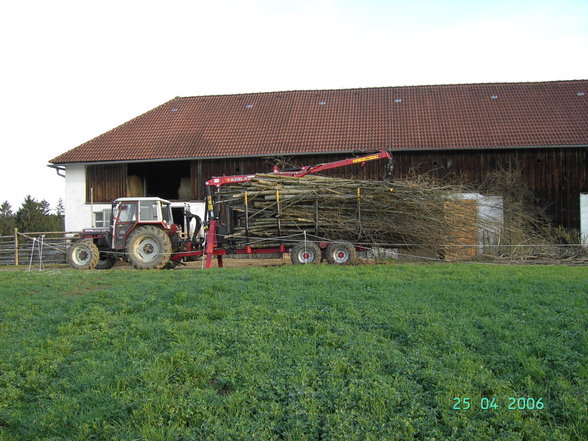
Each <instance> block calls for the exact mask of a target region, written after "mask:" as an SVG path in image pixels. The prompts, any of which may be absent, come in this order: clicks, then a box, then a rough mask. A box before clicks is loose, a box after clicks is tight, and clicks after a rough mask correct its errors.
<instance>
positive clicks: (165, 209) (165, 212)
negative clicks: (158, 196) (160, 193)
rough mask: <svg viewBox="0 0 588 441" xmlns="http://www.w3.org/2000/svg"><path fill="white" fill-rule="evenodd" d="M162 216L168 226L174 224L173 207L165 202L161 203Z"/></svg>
mask: <svg viewBox="0 0 588 441" xmlns="http://www.w3.org/2000/svg"><path fill="white" fill-rule="evenodd" d="M161 215H162V216H163V220H164V221H166V222H167V223H168V224H172V223H173V222H174V220H173V217H172V211H171V207H170V205H169V204H167V203H165V202H162V203H161Z"/></svg>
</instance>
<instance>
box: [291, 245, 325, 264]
mask: <svg viewBox="0 0 588 441" xmlns="http://www.w3.org/2000/svg"><path fill="white" fill-rule="evenodd" d="M291 256H292V263H293V264H294V265H304V264H308V263H319V262H320V261H321V249H320V248H319V246H318V245H317V244H316V243H314V242H298V243H297V244H296V245H294V247H293V248H292V251H291Z"/></svg>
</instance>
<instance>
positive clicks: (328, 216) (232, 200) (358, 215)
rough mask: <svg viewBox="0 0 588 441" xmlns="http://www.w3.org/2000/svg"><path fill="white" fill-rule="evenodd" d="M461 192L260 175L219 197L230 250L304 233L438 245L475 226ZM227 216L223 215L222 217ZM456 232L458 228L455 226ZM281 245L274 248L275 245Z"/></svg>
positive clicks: (428, 185) (427, 185)
mask: <svg viewBox="0 0 588 441" xmlns="http://www.w3.org/2000/svg"><path fill="white" fill-rule="evenodd" d="M458 192H459V189H457V188H456V187H453V186H448V185H442V184H439V183H433V182H427V181H425V180H399V181H394V182H384V181H358V180H348V179H340V178H330V177H322V176H305V177H302V178H293V177H286V176H276V175H272V174H259V175H257V176H256V177H255V178H254V179H253V180H252V181H250V182H243V183H239V184H235V185H230V186H225V187H222V188H221V189H220V191H219V192H218V194H217V198H218V199H217V202H220V203H221V206H222V207H226V206H227V205H228V206H229V207H230V208H231V209H232V217H233V218H232V222H233V227H232V229H231V234H230V235H227V236H226V239H229V240H231V241H233V243H234V244H235V245H236V246H244V245H250V244H255V243H256V242H260V240H263V239H265V240H266V242H264V246H266V245H268V244H269V242H267V240H271V239H272V238H292V237H294V238H296V237H297V238H298V239H297V240H300V237H301V236H302V235H303V232H306V234H307V235H312V236H318V237H323V238H327V239H329V240H345V241H351V242H359V243H371V244H376V243H379V244H386V245H390V246H393V245H400V244H403V245H410V244H433V245H435V244H436V245H441V244H446V243H450V242H451V241H452V240H454V241H455V240H457V239H458V238H457V237H455V236H456V234H461V233H460V232H459V231H460V228H459V227H460V225H461V224H468V225H469V226H470V227H471V226H472V224H474V225H475V222H476V218H475V213H474V215H473V219H472V213H471V207H469V206H467V205H466V204H465V203H466V201H460V200H459V199H456V197H455V195H456V193H458ZM225 212H226V211H225ZM456 226H457V228H456ZM276 243H279V241H278V242H274V243H272V245H273V244H276Z"/></svg>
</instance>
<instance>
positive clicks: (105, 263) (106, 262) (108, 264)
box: [96, 252, 116, 270]
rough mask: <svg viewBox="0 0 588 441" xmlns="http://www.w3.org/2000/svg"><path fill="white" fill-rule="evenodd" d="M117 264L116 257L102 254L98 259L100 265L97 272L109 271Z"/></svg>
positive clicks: (97, 265)
mask: <svg viewBox="0 0 588 441" xmlns="http://www.w3.org/2000/svg"><path fill="white" fill-rule="evenodd" d="M115 264H116V259H115V258H114V257H109V256H107V255H105V254H104V253H102V252H101V253H100V257H99V258H98V263H97V264H96V269H97V270H107V269H110V268H112V267H113V266H114V265H115Z"/></svg>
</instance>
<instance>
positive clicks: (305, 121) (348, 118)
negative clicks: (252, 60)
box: [49, 80, 588, 231]
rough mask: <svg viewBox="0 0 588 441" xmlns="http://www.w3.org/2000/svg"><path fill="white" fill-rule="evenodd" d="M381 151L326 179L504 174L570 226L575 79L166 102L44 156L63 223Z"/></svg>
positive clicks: (575, 210)
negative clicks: (59, 185)
mask: <svg viewBox="0 0 588 441" xmlns="http://www.w3.org/2000/svg"><path fill="white" fill-rule="evenodd" d="M375 150H388V151H390V152H391V153H392V157H393V159H392V161H391V162H390V163H384V162H383V161H376V162H372V163H369V164H365V165H364V166H363V167H348V168H342V169H338V170H337V171H336V172H335V173H336V174H338V175H343V176H347V177H349V176H354V177H358V178H364V179H382V178H384V177H392V178H402V177H405V176H406V175H407V174H408V173H410V172H416V173H423V174H424V173H426V174H431V175H433V176H436V177H439V178H446V179H453V178H456V177H458V178H459V179H461V180H464V181H465V182H468V183H470V184H472V185H473V186H475V185H476V184H477V183H480V182H482V180H483V179H484V178H485V177H486V176H487V175H488V174H489V173H492V172H493V171H494V170H497V169H499V168H501V167H516V168H518V169H520V170H521V173H522V177H523V179H524V182H525V183H526V184H527V186H528V187H529V188H530V190H531V191H532V194H533V196H534V199H535V202H536V203H537V204H538V205H539V206H540V207H543V208H544V209H545V210H546V213H547V214H548V216H549V217H550V218H551V220H552V221H553V223H554V224H555V225H561V226H564V227H566V228H574V229H579V228H580V216H581V210H580V195H581V193H587V192H588V178H587V171H588V80H575V81H553V82H535V83H489V84H459V85H435V86H410V87H382V88H365V89H345V90H306V91H288V92H270V93H251V94H239V95H218V96H197V97H176V98H174V99H172V100H170V101H168V102H166V103H164V104H162V105H160V106H158V107H156V108H155V109H153V110H150V111H148V112H147V113H145V114H143V115H140V116H138V117H136V118H134V119H132V120H130V121H128V122H125V123H124V124H122V125H121V126H119V127H116V128H114V129H112V130H110V131H108V132H106V133H104V134H101V135H99V136H98V137H96V138H94V139H92V140H90V141H88V142H86V143H84V144H82V145H80V146H78V147H75V148H74V149H72V150H69V151H67V152H65V153H63V154H61V155H59V156H57V157H56V158H53V159H51V160H50V161H49V163H50V164H49V166H50V167H54V168H56V169H57V171H58V174H60V175H65V187H66V189H65V205H66V229H67V230H69V231H74V230H79V229H81V228H84V227H87V226H89V225H90V223H92V224H93V225H95V226H101V225H103V224H104V223H105V216H106V215H105V212H104V210H105V209H107V208H108V207H109V202H110V201H112V200H113V199H116V198H118V197H122V196H127V195H128V196H131V195H132V196H159V197H162V198H166V199H170V200H173V201H198V200H202V199H203V183H204V181H206V180H207V179H208V178H210V177H213V176H222V175H232V174H244V173H253V172H260V171H268V170H271V168H272V167H273V165H274V164H276V163H289V164H299V165H300V164H315V163H320V162H326V161H331V160H334V159H339V158H344V157H349V156H350V155H354V154H358V153H360V152H370V151H375Z"/></svg>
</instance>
